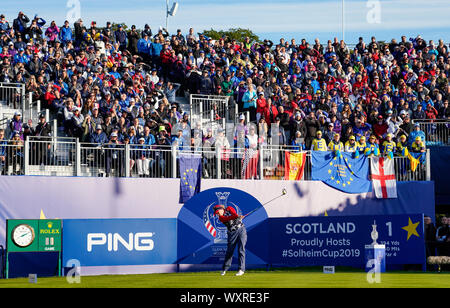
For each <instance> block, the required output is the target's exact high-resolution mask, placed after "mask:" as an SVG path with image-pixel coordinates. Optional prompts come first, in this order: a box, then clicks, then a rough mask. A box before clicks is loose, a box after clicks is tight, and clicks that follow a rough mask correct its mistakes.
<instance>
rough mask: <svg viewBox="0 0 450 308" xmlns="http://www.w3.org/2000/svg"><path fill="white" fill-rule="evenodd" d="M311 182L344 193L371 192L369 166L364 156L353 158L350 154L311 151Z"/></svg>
mask: <svg viewBox="0 0 450 308" xmlns="http://www.w3.org/2000/svg"><path fill="white" fill-rule="evenodd" d="M311 163H312V169H311V177H312V180H316V181H323V182H324V183H325V184H327V185H329V186H331V187H333V188H335V189H338V190H340V191H343V192H346V193H353V194H355V193H364V192H370V191H372V182H371V181H370V180H369V169H370V164H369V160H368V158H367V157H366V156H364V155H360V156H359V157H358V158H354V157H353V155H352V153H346V152H340V153H339V154H335V153H333V152H330V151H311Z"/></svg>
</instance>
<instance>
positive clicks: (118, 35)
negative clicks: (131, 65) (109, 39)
mask: <svg viewBox="0 0 450 308" xmlns="http://www.w3.org/2000/svg"><path fill="white" fill-rule="evenodd" d="M114 38H115V41H116V43H119V50H120V51H122V52H124V51H125V50H126V49H127V45H128V36H127V32H126V31H125V30H124V29H123V25H122V24H120V25H119V29H118V30H116V31H115V32H114Z"/></svg>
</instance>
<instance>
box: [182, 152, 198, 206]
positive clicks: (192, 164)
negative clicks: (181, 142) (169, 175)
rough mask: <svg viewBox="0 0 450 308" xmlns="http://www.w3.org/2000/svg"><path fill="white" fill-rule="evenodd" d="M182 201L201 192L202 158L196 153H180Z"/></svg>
mask: <svg viewBox="0 0 450 308" xmlns="http://www.w3.org/2000/svg"><path fill="white" fill-rule="evenodd" d="M179 166H180V168H179V170H180V203H185V202H187V201H188V200H189V199H190V198H192V196H194V195H195V194H197V193H199V192H200V183H201V178H202V176H201V175H202V158H201V156H200V155H196V154H184V153H183V154H180V158H179Z"/></svg>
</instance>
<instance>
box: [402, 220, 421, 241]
mask: <svg viewBox="0 0 450 308" xmlns="http://www.w3.org/2000/svg"><path fill="white" fill-rule="evenodd" d="M408 219H409V221H408V225H407V226H404V227H403V228H402V229H403V230H405V231H407V232H408V237H407V238H406V240H409V238H410V237H411V235H415V236H417V237H419V233H417V226H418V225H419V224H420V221H418V222H416V223H413V222H412V221H411V218H410V217H408Z"/></svg>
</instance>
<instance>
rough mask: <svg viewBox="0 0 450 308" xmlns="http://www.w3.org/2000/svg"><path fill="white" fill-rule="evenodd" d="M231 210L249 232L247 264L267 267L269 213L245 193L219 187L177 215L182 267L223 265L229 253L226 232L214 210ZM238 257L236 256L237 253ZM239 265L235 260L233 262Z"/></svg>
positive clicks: (191, 202)
mask: <svg viewBox="0 0 450 308" xmlns="http://www.w3.org/2000/svg"><path fill="white" fill-rule="evenodd" d="M216 204H222V205H224V206H225V207H227V206H231V207H233V208H234V209H235V210H236V213H237V214H238V215H245V214H247V213H250V212H251V211H253V210H255V209H258V210H256V211H255V212H253V213H252V214H250V215H248V216H247V217H245V218H244V219H243V223H244V225H245V227H246V229H247V234H248V242H247V245H246V251H247V256H246V261H247V264H267V259H268V257H267V255H268V249H269V246H268V245H267V244H266V242H267V238H268V234H267V223H266V222H267V213H266V210H265V209H264V207H262V206H261V203H260V202H259V201H258V200H257V199H256V198H255V197H253V196H252V195H250V194H248V193H246V192H245V191H242V190H238V189H234V188H230V187H218V188H212V189H207V190H205V191H202V192H201V193H199V194H197V195H195V196H194V197H192V198H191V199H190V200H189V201H188V202H186V203H185V204H184V206H183V207H182V208H181V210H180V213H179V214H178V242H179V245H178V262H179V263H180V264H222V263H223V260H224V258H225V252H226V250H227V240H228V234H227V228H226V226H225V225H224V224H223V223H221V222H220V221H219V219H218V217H217V215H214V209H213V207H214V206H215V205H216ZM236 253H237V252H236ZM233 264H236V260H233Z"/></svg>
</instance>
